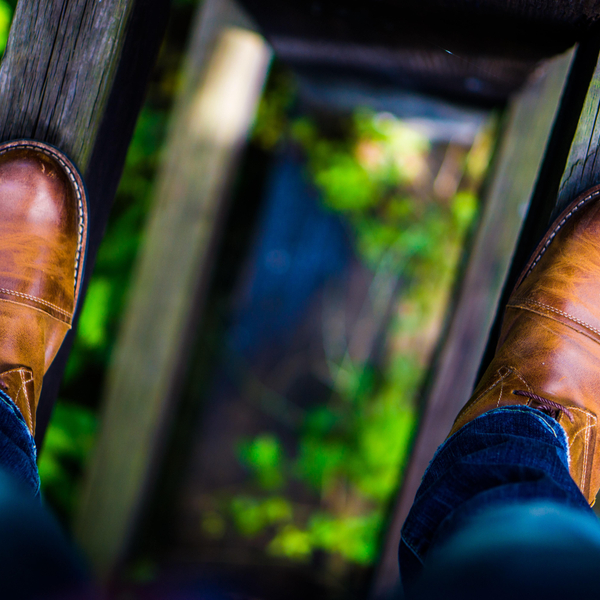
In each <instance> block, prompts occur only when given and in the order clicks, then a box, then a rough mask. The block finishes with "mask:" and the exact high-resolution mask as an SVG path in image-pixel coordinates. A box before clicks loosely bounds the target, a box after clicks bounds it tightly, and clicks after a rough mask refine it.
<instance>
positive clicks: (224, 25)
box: [76, 0, 270, 579]
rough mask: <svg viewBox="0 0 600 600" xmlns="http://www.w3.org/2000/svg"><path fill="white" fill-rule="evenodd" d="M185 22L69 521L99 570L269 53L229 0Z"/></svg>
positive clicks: (157, 431) (141, 478)
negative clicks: (163, 141) (184, 46)
mask: <svg viewBox="0 0 600 600" xmlns="http://www.w3.org/2000/svg"><path fill="white" fill-rule="evenodd" d="M194 31H195V33H194V39H193V40H192V43H191V47H190V50H189V54H188V64H187V67H186V70H185V76H184V85H183V89H182V93H181V96H180V98H179V100H178V102H177V105H176V107H175V109H174V116H173V120H172V126H171V130H170V134H169V139H168V141H167V148H166V153H165V159H164V162H163V165H162V168H161V172H160V174H159V177H158V183H157V185H156V192H155V201H154V206H153V209H152V214H151V216H150V222H149V226H148V228H147V233H146V236H145V239H146V241H145V245H144V248H143V250H142V253H141V257H140V259H139V262H138V265H137V268H136V272H135V275H134V283H133V288H132V294H131V297H130V301H129V306H128V309H127V311H126V314H125V317H124V321H123V327H122V330H121V332H120V335H119V338H118V341H117V345H116V349H115V352H114V356H113V361H112V366H111V367H110V372H109V374H108V383H107V387H106V390H105V398H104V409H103V413H102V419H101V431H100V434H99V439H98V443H97V447H96V451H95V455H94V459H93V462H92V465H91V469H90V472H89V474H88V478H87V483H86V486H85V494H84V499H83V502H82V506H81V510H80V513H79V515H78V518H77V521H76V536H77V538H78V540H79V542H80V544H81V546H82V547H83V549H84V551H85V552H86V553H87V555H88V557H89V558H90V559H91V562H92V564H93V566H94V568H95V570H96V571H97V573H98V574H99V575H100V577H102V578H105V579H106V578H107V577H110V576H111V574H112V573H113V572H114V569H115V567H116V566H117V565H118V563H119V560H120V559H121V558H122V557H123V555H124V553H125V552H126V549H127V545H128V542H129V540H130V538H131V535H132V532H133V530H134V527H135V525H136V524H137V522H138V518H139V515H140V511H141V510H142V508H143V507H144V498H145V497H146V496H147V492H148V490H149V489H150V487H151V484H152V481H153V478H154V476H155V470H156V468H155V467H156V464H157V462H158V461H159V460H160V454H161V451H162V448H163V441H164V433H165V430H166V429H167V426H166V423H167V421H168V420H169V416H170V415H171V414H172V411H173V406H174V403H175V401H176V399H177V396H178V391H179V382H180V379H181V376H182V372H183V371H184V369H185V366H186V358H187V350H188V346H189V343H190V341H191V339H192V334H193V331H194V324H195V323H196V322H197V318H198V315H199V313H200V311H201V309H202V305H203V302H204V298H205V296H206V291H207V284H208V281H209V279H210V274H211V271H212V259H213V251H214V249H215V246H216V245H217V243H218V238H219V231H220V223H221V221H222V219H223V217H224V216H225V214H226V211H227V207H228V202H227V200H228V188H229V181H230V180H231V178H232V174H233V172H234V170H235V167H236V165H237V162H238V159H239V156H240V151H241V149H242V148H243V145H244V142H245V140H246V137H247V134H248V132H249V128H250V125H251V122H252V119H253V115H254V112H255V108H256V104H257V102H258V100H259V97H260V93H261V90H262V86H263V83H264V80H265V77H266V73H267V69H268V65H269V61H270V50H269V48H268V46H267V45H266V43H265V42H264V40H263V39H262V37H261V36H260V35H258V34H257V33H255V32H254V31H253V28H252V26H251V24H250V22H249V21H248V19H247V18H246V17H245V15H244V14H243V13H242V12H241V10H240V9H239V8H238V7H237V5H236V4H235V3H234V2H233V1H232V0H207V1H206V2H205V3H204V4H203V6H202V12H201V14H200V16H199V17H198V20H197V22H196V26H195V27H194Z"/></svg>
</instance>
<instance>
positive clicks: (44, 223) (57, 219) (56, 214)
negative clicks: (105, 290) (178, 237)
mask: <svg viewBox="0 0 600 600" xmlns="http://www.w3.org/2000/svg"><path fill="white" fill-rule="evenodd" d="M86 235H87V209H86V201H85V194H84V187H83V182H82V180H81V177H80V176H79V175H78V173H77V171H76V169H75V167H74V166H73V165H72V164H71V163H70V161H68V159H67V158H66V157H65V156H64V155H62V154H61V153H59V152H58V151H57V150H55V149H54V148H52V147H50V146H47V145H45V144H42V143H40V142H34V141H18V142H9V143H7V144H2V145H0V388H1V389H3V390H4V391H5V392H6V393H7V394H8V395H9V396H10V397H11V399H12V400H13V402H15V404H16V405H17V407H18V408H19V410H20V411H21V413H22V414H23V417H24V419H25V421H26V423H27V425H28V427H29V429H30V430H31V432H32V433H33V432H34V430H35V412H36V408H37V402H38V399H39V396H40V392H41V388H42V378H43V376H44V374H45V373H46V371H47V370H48V367H49V366H50V363H51V362H52V360H53V359H54V357H55V356H56V353H57V352H58V349H59V347H60V345H61V344H62V341H63V339H64V337H65V335H66V333H67V332H68V330H69V329H70V328H71V324H72V320H73V313H74V310H75V306H76V303H77V297H78V294H79V289H80V286H81V278H82V271H83V259H84V254H85V243H86Z"/></svg>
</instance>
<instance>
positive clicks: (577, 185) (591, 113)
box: [554, 51, 600, 214]
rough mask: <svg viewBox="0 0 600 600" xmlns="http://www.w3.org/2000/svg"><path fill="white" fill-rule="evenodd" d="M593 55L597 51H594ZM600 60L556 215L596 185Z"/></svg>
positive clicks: (599, 152) (599, 171)
mask: <svg viewBox="0 0 600 600" xmlns="http://www.w3.org/2000/svg"><path fill="white" fill-rule="evenodd" d="M595 54H596V56H598V52H597V51H596V53H595ZM599 117H600V58H599V59H598V61H597V63H596V68H595V70H594V74H593V76H592V80H591V82H590V84H589V88H588V93H587V95H586V97H585V102H584V105H583V109H582V111H581V114H580V116H579V122H578V124H577V130H576V131H575V136H574V138H573V142H572V144H571V150H570V152H569V156H568V158H567V164H566V166H565V170H564V173H563V176H562V179H561V182H560V187H559V190H558V198H557V200H556V204H555V207H554V214H560V213H561V212H562V211H563V210H564V209H565V208H566V207H567V206H568V204H569V203H570V202H571V201H572V200H574V199H575V198H576V197H577V196H578V195H579V194H581V193H583V192H585V191H586V190H587V189H589V188H591V187H593V186H594V185H596V184H598V183H600V118H599Z"/></svg>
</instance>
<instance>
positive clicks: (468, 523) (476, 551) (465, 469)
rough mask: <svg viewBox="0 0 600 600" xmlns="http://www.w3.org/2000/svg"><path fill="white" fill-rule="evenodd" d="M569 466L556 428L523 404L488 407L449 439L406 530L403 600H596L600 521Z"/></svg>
mask: <svg viewBox="0 0 600 600" xmlns="http://www.w3.org/2000/svg"><path fill="white" fill-rule="evenodd" d="M568 460H569V459H568V441H567V438H566V435H565V432H564V430H563V429H562V427H561V426H560V425H559V424H558V423H557V422H556V421H554V419H552V418H551V417H549V416H547V415H546V414H544V413H542V412H540V411H538V410H536V409H533V408H529V407H526V406H514V407H504V408H499V409H496V410H492V411H490V412H488V413H486V414H484V415H482V416H480V417H478V418H477V419H474V420H473V421H471V422H470V423H468V424H467V425H465V426H464V427H463V428H462V429H460V430H459V431H458V432H456V433H455V434H454V435H453V436H452V437H451V438H449V439H448V440H446V442H444V443H443V444H442V446H440V448H439V449H438V451H437V452H436V455H435V456H434V458H433V460H432V462H431V464H430V465H429V467H428V469H427V472H426V473H425V475H424V477H423V481H422V483H421V486H420V488H419V490H418V492H417V495H416V498H415V502H414V504H413V507H412V509H411V511H410V513H409V515H408V518H407V520H406V522H405V524H404V527H403V530H402V536H401V541H400V548H399V559H400V573H401V578H402V583H403V587H404V590H405V593H406V595H407V597H408V598H418V599H425V598H464V599H471V598H473V599H475V598H485V599H486V600H489V599H490V598H507V597H510V598H527V599H528V600H531V599H532V598H542V597H543V598H544V599H545V600H549V599H550V600H551V599H554V598H556V599H558V598H561V600H564V598H566V597H567V596H569V597H571V596H573V597H578V595H579V594H584V593H585V594H589V593H592V592H593V593H594V595H595V594H596V593H597V591H596V590H597V589H598V586H599V584H598V571H599V570H600V523H599V522H598V519H597V518H596V516H595V515H594V513H593V511H592V510H591V508H590V507H589V505H588V503H587V501H586V500H585V498H584V496H583V494H582V493H581V491H580V490H579V488H578V487H577V485H576V484H575V482H574V481H573V479H572V478H571V476H570V474H569V464H568Z"/></svg>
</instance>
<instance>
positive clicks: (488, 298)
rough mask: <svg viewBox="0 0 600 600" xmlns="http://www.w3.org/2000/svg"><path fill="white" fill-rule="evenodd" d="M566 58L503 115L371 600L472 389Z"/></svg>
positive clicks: (388, 586) (389, 583) (383, 586)
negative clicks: (504, 119)
mask: <svg viewBox="0 0 600 600" xmlns="http://www.w3.org/2000/svg"><path fill="white" fill-rule="evenodd" d="M572 56H573V52H572V51H571V52H568V53H567V54H565V55H563V56H561V57H559V58H557V59H553V60H552V61H551V62H550V63H549V64H547V65H546V67H545V69H544V72H543V73H541V74H538V76H537V77H536V78H535V79H534V80H533V81H532V82H531V83H530V84H529V85H528V86H527V87H526V88H525V89H524V90H523V91H522V92H521V93H520V94H519V95H518V96H517V97H516V98H514V99H513V101H512V103H511V106H510V108H509V113H508V119H507V123H506V125H505V129H504V132H503V136H502V142H501V145H500V147H499V149H498V152H497V156H496V160H495V164H494V167H493V177H492V179H491V182H490V185H489V187H488V191H487V193H486V196H485V198H484V205H483V214H482V217H481V221H480V224H479V227H478V230H477V233H476V236H475V239H474V242H473V245H472V248H471V250H470V257H469V260H468V263H467V267H466V270H465V272H464V276H463V280H462V283H461V286H460V292H459V294H458V297H457V300H456V305H455V308H454V311H453V314H452V317H451V320H450V325H449V328H448V331H447V334H446V337H445V339H444V340H443V341H442V343H441V347H440V351H439V353H438V359H437V361H436V364H435V365H434V366H433V368H432V372H431V374H430V378H429V379H430V383H429V385H428V387H427V389H426V390H425V393H424V395H423V406H424V413H423V416H422V419H421V422H420V426H419V432H418V435H417V438H416V441H415V445H414V448H413V451H412V454H411V458H410V462H409V464H408V466H407V469H406V472H405V477H404V482H403V484H402V488H401V490H400V493H399V496H398V499H397V504H396V506H395V509H394V512H393V514H392V518H391V522H390V527H389V530H388V536H387V541H386V544H385V546H384V549H383V554H382V558H381V562H380V564H379V567H378V572H377V573H376V576H375V580H374V586H373V589H372V597H373V598H377V597H379V596H380V595H383V594H385V593H386V592H389V591H390V590H392V589H393V588H394V586H395V585H397V583H398V541H399V539H400V530H401V528H402V525H403V523H404V521H405V519H406V516H407V515H408V511H409V510H410V507H411V506H412V503H413V500H414V496H415V493H416V491H417V488H418V486H419V483H420V481H421V477H422V476H423V473H424V471H425V469H426V467H427V465H428V464H429V461H430V460H431V458H432V457H433V454H434V452H435V450H436V448H437V447H438V446H439V444H440V443H441V442H442V441H443V440H444V438H445V437H446V436H447V434H448V432H449V431H450V428H451V426H452V423H453V422H454V419H455V417H456V415H457V414H458V412H459V410H460V409H461V408H462V406H463V405H464V404H465V402H466V401H467V400H468V398H469V395H470V394H471V392H472V389H473V386H474V384H475V378H476V375H477V371H478V368H479V363H480V360H481V355H482V353H483V351H484V349H485V345H486V342H487V339H488V335H489V331H490V327H491V325H492V322H493V320H494V316H495V314H496V311H497V305H498V300H499V298H500V294H501V292H502V287H503V284H504V281H505V278H506V274H507V272H508V269H509V266H510V263H511V258H512V255H513V251H514V247H515V245H516V242H517V238H518V235H519V232H520V229H521V225H522V222H523V219H524V216H525V214H526V211H527V206H528V203H529V200H530V197H531V194H532V192H533V189H534V185H535V182H536V178H537V175H538V172H539V169H540V165H541V163H542V160H543V157H544V150H545V147H546V142H547V140H548V138H549V136H550V132H551V130H552V125H553V123H554V119H555V115H556V113H557V110H558V106H559V101H560V98H561V93H562V90H563V87H564V84H565V81H566V78H567V74H568V72H569V66H570V64H571V61H572Z"/></svg>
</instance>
